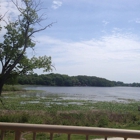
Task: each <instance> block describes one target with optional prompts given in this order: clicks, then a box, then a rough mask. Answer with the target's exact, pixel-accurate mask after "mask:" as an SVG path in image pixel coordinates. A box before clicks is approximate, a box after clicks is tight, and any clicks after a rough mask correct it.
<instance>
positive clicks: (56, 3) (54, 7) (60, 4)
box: [52, 0, 62, 9]
mask: <svg viewBox="0 0 140 140" xmlns="http://www.w3.org/2000/svg"><path fill="white" fill-rule="evenodd" d="M60 6H62V2H61V1H59V0H54V1H53V5H52V8H53V9H58V8H59V7H60Z"/></svg>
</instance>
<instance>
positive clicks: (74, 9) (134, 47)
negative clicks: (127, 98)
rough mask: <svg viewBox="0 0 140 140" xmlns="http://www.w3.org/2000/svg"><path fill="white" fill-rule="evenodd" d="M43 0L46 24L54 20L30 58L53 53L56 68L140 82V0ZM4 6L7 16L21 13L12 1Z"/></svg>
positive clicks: (6, 0) (62, 71) (72, 73)
mask: <svg viewBox="0 0 140 140" xmlns="http://www.w3.org/2000/svg"><path fill="white" fill-rule="evenodd" d="M42 2H43V5H42V6H43V7H45V9H44V11H43V12H45V13H46V16H47V19H46V20H44V21H42V23H41V27H44V26H45V25H48V24H50V23H52V22H53V23H54V24H53V26H52V27H51V28H47V29H46V30H45V31H41V32H39V33H37V34H35V35H34V37H35V38H34V40H35V41H36V46H35V50H34V52H33V51H32V50H28V56H29V57H31V56H32V55H33V54H36V56H43V55H47V56H51V57H52V64H53V65H54V66H55V69H53V73H60V74H66V75H69V76H76V75H87V76H97V77H101V78H106V79H108V80H111V81H122V82H124V83H133V82H139V83H140V0H76V1H75V0H42ZM0 5H1V7H0V9H1V10H0V11H1V13H2V14H3V13H5V12H6V11H7V9H8V11H7V14H6V16H5V18H7V17H10V16H11V15H14V14H17V11H16V8H15V7H14V6H13V4H12V3H10V0H0ZM36 28H38V27H36ZM39 28H40V27H39ZM0 37H2V32H1V33H0ZM35 72H37V73H38V74H43V71H42V70H36V71H35ZM44 74H45V73H44Z"/></svg>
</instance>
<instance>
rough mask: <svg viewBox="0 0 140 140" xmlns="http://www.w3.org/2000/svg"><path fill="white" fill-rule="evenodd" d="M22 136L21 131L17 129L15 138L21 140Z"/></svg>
mask: <svg viewBox="0 0 140 140" xmlns="http://www.w3.org/2000/svg"><path fill="white" fill-rule="evenodd" d="M20 138H21V132H20V131H16V132H15V140H20Z"/></svg>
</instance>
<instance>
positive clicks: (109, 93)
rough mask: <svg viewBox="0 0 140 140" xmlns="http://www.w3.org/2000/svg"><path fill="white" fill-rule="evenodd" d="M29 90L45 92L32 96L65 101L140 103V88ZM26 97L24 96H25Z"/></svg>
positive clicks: (37, 87) (40, 87)
mask: <svg viewBox="0 0 140 140" xmlns="http://www.w3.org/2000/svg"><path fill="white" fill-rule="evenodd" d="M25 89H27V90H30V89H31V90H43V91H44V92H42V93H40V92H38V93H36V94H33V95H32V96H39V97H40V96H41V97H42V98H43V97H45V96H48V94H49V95H55V96H57V95H58V96H59V97H61V98H62V99H65V100H89V101H117V102H127V101H129V100H136V101H140V88H139V87H47V86H28V87H26V88H25ZM23 96H24V95H23Z"/></svg>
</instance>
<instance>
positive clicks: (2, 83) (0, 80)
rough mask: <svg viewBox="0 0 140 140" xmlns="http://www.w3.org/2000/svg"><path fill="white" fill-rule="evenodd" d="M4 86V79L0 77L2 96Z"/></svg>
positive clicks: (0, 92)
mask: <svg viewBox="0 0 140 140" xmlns="http://www.w3.org/2000/svg"><path fill="white" fill-rule="evenodd" d="M3 86H4V80H3V79H1V78H0V96H1V94H2V88H3Z"/></svg>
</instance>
